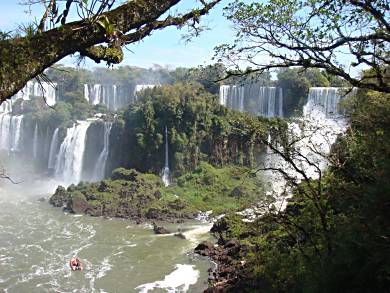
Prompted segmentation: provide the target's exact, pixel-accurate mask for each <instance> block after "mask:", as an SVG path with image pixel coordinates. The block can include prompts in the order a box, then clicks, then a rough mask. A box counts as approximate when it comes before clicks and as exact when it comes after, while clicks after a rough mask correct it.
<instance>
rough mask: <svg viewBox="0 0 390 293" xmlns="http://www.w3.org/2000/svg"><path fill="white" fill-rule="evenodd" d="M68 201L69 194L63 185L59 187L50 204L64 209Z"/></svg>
mask: <svg viewBox="0 0 390 293" xmlns="http://www.w3.org/2000/svg"><path fill="white" fill-rule="evenodd" d="M67 201H68V194H67V192H66V190H65V188H64V187H62V186H61V185H60V186H58V187H57V189H56V191H55V193H54V194H53V196H52V197H51V198H50V200H49V203H50V204H52V205H53V206H55V207H64V206H66V204H67Z"/></svg>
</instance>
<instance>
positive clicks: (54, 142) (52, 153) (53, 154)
mask: <svg viewBox="0 0 390 293" xmlns="http://www.w3.org/2000/svg"><path fill="white" fill-rule="evenodd" d="M58 130H59V129H58V128H56V129H55V130H54V133H53V136H52V138H51V142H50V150H49V160H48V163H47V168H48V169H54V167H55V163H56V158H57V151H58V146H59V139H58Z"/></svg>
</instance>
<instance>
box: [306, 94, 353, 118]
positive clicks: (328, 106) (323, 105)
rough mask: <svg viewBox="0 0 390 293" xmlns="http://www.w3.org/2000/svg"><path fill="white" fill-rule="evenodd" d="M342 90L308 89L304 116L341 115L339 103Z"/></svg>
mask: <svg viewBox="0 0 390 293" xmlns="http://www.w3.org/2000/svg"><path fill="white" fill-rule="evenodd" d="M343 90H345V89H343V88H336V87H312V88H310V89H309V96H308V101H307V104H306V105H305V106H304V108H303V112H304V115H305V116H308V115H310V113H311V116H315V115H317V114H320V115H325V116H326V117H331V116H333V117H334V116H337V115H340V114H342V113H341V112H340V109H339V103H340V101H341V99H342V91H343Z"/></svg>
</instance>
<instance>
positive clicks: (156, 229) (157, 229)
mask: <svg viewBox="0 0 390 293" xmlns="http://www.w3.org/2000/svg"><path fill="white" fill-rule="evenodd" d="M153 231H154V233H155V234H171V232H170V231H169V230H167V229H165V228H164V227H162V226H158V225H157V224H156V223H155V222H153Z"/></svg>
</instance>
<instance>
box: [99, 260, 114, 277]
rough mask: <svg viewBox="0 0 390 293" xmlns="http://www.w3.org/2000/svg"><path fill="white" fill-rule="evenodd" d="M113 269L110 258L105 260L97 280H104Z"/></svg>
mask: <svg viewBox="0 0 390 293" xmlns="http://www.w3.org/2000/svg"><path fill="white" fill-rule="evenodd" d="M111 269H112V265H111V264H110V262H109V259H108V257H106V258H104V259H103V261H102V263H101V266H100V268H99V271H98V273H97V275H96V279H100V278H103V277H104V276H105V275H106V274H107V272H108V271H111Z"/></svg>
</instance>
